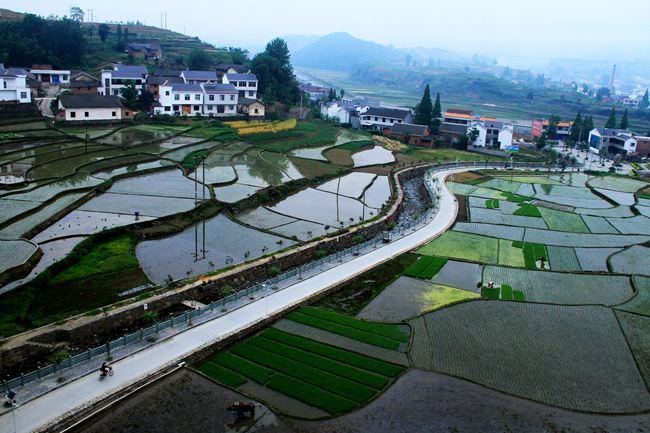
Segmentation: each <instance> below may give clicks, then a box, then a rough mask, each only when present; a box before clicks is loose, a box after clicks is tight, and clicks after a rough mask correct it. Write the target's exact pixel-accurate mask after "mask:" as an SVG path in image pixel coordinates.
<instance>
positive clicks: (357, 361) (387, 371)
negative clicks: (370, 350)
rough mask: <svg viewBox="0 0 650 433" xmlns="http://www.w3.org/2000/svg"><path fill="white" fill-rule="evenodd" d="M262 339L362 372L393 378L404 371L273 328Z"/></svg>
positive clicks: (387, 363)
mask: <svg viewBox="0 0 650 433" xmlns="http://www.w3.org/2000/svg"><path fill="white" fill-rule="evenodd" d="M261 335H262V336H263V337H264V338H267V339H270V340H273V341H277V342H279V343H284V344H286V345H289V346H294V347H298V348H300V349H302V350H306V351H309V352H312V353H315V354H318V355H322V356H325V357H327V358H330V359H334V360H336V361H340V362H343V363H346V364H349V365H352V366H355V367H360V368H363V369H364V370H368V371H372V372H375V373H378V374H381V375H384V376H388V377H395V376H397V375H398V374H400V373H401V372H402V371H404V367H402V366H400V365H396V364H391V363H389V362H385V361H380V360H378V359H374V358H370V357H367V356H365V355H359V354H357V353H354V352H349V351H347V350H344V349H339V348H338V347H333V346H329V345H327V344H323V343H319V342H317V341H314V340H309V339H307V338H304V337H300V336H297V335H293V334H288V333H286V332H282V331H280V330H277V329H275V328H268V329H266V330H265V331H264V332H263V333H262V334H261Z"/></svg>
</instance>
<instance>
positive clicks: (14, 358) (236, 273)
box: [0, 166, 429, 366]
mask: <svg viewBox="0 0 650 433" xmlns="http://www.w3.org/2000/svg"><path fill="white" fill-rule="evenodd" d="M428 168H429V166H422V167H417V168H411V169H407V170H405V171H402V172H401V173H399V174H398V175H396V176H395V178H399V181H400V182H403V181H406V180H410V179H413V178H415V177H418V176H420V177H421V176H423V174H424V173H425V172H426V170H428ZM393 182H395V180H394V178H393ZM422 188H423V189H424V191H426V188H425V187H424V185H422ZM393 190H394V191H397V195H395V194H394V195H393V200H394V201H393V206H392V207H391V208H390V210H389V211H388V212H387V213H386V214H385V215H382V217H381V219H377V220H375V221H373V222H370V223H368V224H366V225H363V226H359V227H353V228H351V229H344V230H343V231H339V234H338V235H336V236H333V237H331V238H326V239H322V240H316V241H314V242H312V243H309V244H307V245H304V246H301V247H298V248H297V249H293V250H289V251H287V252H285V253H281V254H276V255H274V256H271V257H266V258H263V259H260V260H257V261H256V262H254V263H251V264H248V265H244V266H242V267H239V268H237V269H233V270H231V271H226V272H224V273H222V274H219V275H217V276H213V277H210V278H209V279H207V280H205V281H204V282H202V283H195V284H193V285H189V286H184V287H180V288H177V289H173V290H167V291H165V292H164V293H162V294H159V295H156V296H154V297H151V298H148V299H145V300H141V301H136V302H134V303H132V304H129V305H126V306H123V307H120V308H116V309H114V310H110V311H107V312H104V313H102V314H98V315H96V316H79V317H76V318H74V319H71V320H69V321H67V322H66V323H65V324H62V325H48V326H44V327H42V328H39V329H36V330H33V331H28V332H26V333H23V334H20V335H17V336H14V337H11V338H9V339H8V340H6V341H4V342H3V347H2V348H0V365H5V366H7V365H16V364H18V363H20V362H23V361H24V360H26V359H29V358H30V357H42V356H44V355H47V354H49V353H51V352H52V351H53V350H54V349H55V348H57V347H59V346H62V345H65V346H69V347H71V348H75V347H76V348H79V347H81V348H82V349H83V348H87V347H94V346H98V345H101V344H104V343H105V342H107V341H108V339H109V338H110V332H111V330H113V329H119V328H122V327H124V326H125V325H128V324H130V323H137V322H140V321H141V320H142V318H143V316H144V313H145V309H144V308H143V305H144V304H145V303H146V304H147V310H148V311H161V310H165V309H167V308H170V307H172V306H174V305H177V304H179V303H181V302H182V301H185V300H198V301H202V300H207V299H216V298H220V297H221V290H222V289H223V288H224V287H226V286H230V287H231V288H233V289H235V290H236V291H238V290H242V289H245V288H247V287H250V286H252V285H254V284H256V283H260V282H263V281H265V280H266V279H268V278H269V277H271V268H274V267H277V268H279V269H281V270H283V271H285V270H289V269H292V268H295V267H298V266H301V265H304V264H305V263H309V262H311V261H314V260H317V259H318V258H319V257H321V256H322V255H329V254H332V253H335V252H338V251H342V250H344V249H346V248H349V247H352V246H354V245H355V244H356V242H355V237H357V236H358V235H361V237H363V239H364V240H366V239H370V238H373V237H375V236H378V235H379V234H380V233H381V232H382V231H384V230H386V229H387V225H388V223H389V222H390V221H395V220H397V218H398V216H399V213H400V212H401V202H402V199H403V196H402V194H401V190H400V189H399V188H395V185H393ZM427 194H428V193H427ZM321 251H324V253H323V252H321ZM344 284H346V282H342V283H341V284H340V285H337V286H335V287H332V288H330V289H328V291H327V292H326V293H322V294H319V295H318V298H321V297H323V296H326V295H327V294H329V293H332V292H333V291H335V290H337V289H338V288H339V287H340V286H342V285H344ZM316 299H317V298H311V299H309V300H305V301H304V302H302V303H301V304H300V305H303V304H308V303H311V302H313V301H314V300H316ZM298 306H299V305H295V306H291V309H292V308H296V307H298ZM270 320H275V317H273V318H269V319H268V320H265V321H264V322H262V323H260V324H259V327H263V326H265V324H266V323H267V322H268V321H270ZM255 329H259V328H257V327H256V328H255ZM250 332H253V330H250ZM235 338H241V336H236V337H235ZM229 342H232V339H227V340H224V341H223V342H222V343H220V344H229ZM211 350H214V348H211ZM197 356H201V355H200V354H199V355H197Z"/></svg>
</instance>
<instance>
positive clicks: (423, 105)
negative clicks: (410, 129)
mask: <svg viewBox="0 0 650 433" xmlns="http://www.w3.org/2000/svg"><path fill="white" fill-rule="evenodd" d="M432 114H433V104H432V103H431V91H430V90H429V85H428V84H427V85H426V86H425V87H424V94H423V95H422V100H420V103H419V104H418V105H417V106H416V107H415V119H414V120H413V122H415V124H416V125H427V126H428V125H429V124H430V123H431V116H432Z"/></svg>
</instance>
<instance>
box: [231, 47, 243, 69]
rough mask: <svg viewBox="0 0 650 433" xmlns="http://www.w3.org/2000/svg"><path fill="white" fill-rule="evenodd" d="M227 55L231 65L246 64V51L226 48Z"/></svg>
mask: <svg viewBox="0 0 650 433" xmlns="http://www.w3.org/2000/svg"><path fill="white" fill-rule="evenodd" d="M228 53H229V54H230V59H231V61H232V63H234V64H236V65H243V64H245V63H247V62H248V50H244V49H242V48H238V47H228Z"/></svg>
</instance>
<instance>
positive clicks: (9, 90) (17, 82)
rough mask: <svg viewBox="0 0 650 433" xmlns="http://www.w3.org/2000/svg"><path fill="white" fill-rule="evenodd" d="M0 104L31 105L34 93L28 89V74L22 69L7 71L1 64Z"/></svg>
mask: <svg viewBox="0 0 650 433" xmlns="http://www.w3.org/2000/svg"><path fill="white" fill-rule="evenodd" d="M0 102H5V103H7V102H13V103H20V104H29V103H30V102H32V93H31V90H30V89H29V87H27V72H26V71H23V70H22V69H17V68H10V69H5V67H4V65H3V64H2V63H0Z"/></svg>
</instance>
